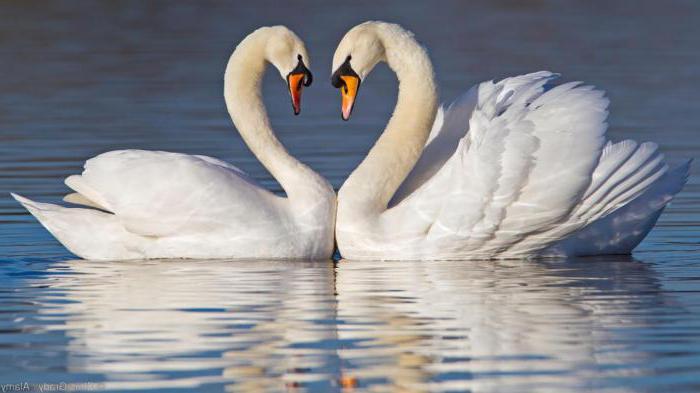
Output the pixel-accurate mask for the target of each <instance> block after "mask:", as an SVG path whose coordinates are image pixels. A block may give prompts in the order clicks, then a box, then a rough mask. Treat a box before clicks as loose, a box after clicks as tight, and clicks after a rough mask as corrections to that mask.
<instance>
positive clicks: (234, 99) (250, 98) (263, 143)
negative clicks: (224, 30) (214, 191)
mask: <svg viewBox="0 0 700 393" xmlns="http://www.w3.org/2000/svg"><path fill="white" fill-rule="evenodd" d="M267 40H268V37H267V36H266V35H265V34H264V31H262V29H261V30H258V32H256V33H253V34H251V35H250V36H248V37H247V38H246V39H244V40H243V41H242V42H241V43H240V44H239V45H238V46H237V47H236V50H235V51H234V52H233V54H232V55H231V58H230V59H229V61H228V65H227V66H226V73H225V75H224V98H225V99H226V107H227V108H228V112H229V114H230V115H231V119H232V120H233V124H234V125H235V126H236V128H237V129H238V132H239V133H240V134H241V136H242V137H243V140H244V141H245V143H246V145H248V147H249V148H250V150H251V151H252V152H253V154H254V155H255V157H257V159H258V160H259V161H260V162H261V163H262V165H263V166H264V167H265V168H266V169H267V170H268V171H269V172H270V174H272V176H273V177H274V178H275V179H277V181H278V182H279V183H280V185H281V186H282V188H283V189H284V191H285V192H286V193H287V196H288V197H289V198H290V199H295V198H297V197H300V196H307V197H309V196H310V197H314V196H317V193H318V190H317V187H315V186H317V185H318V184H327V182H326V181H325V179H323V178H322V177H321V176H320V175H318V174H317V173H316V172H314V171H313V170H312V169H311V168H309V167H308V166H306V165H304V164H302V163H301V162H299V161H298V160H297V159H295V158H294V157H292V156H291V155H290V154H289V152H288V151H287V149H285V148H284V146H283V145H282V143H281V142H280V141H279V139H277V137H276V136H275V133H274V132H273V131H272V128H271V126H270V119H269V117H268V115H267V111H266V110H265V106H264V104H263V101H262V93H261V90H262V88H261V87H262V77H263V74H264V72H265V68H266V65H267V63H268V60H267V59H266V57H265V47H266V45H267Z"/></svg>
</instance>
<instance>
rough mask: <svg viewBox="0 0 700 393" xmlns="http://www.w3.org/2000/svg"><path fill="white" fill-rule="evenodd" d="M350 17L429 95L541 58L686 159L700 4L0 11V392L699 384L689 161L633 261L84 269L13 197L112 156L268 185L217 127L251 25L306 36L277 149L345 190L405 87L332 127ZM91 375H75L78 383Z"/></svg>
mask: <svg viewBox="0 0 700 393" xmlns="http://www.w3.org/2000/svg"><path fill="white" fill-rule="evenodd" d="M366 19H384V20H389V21H394V22H399V23H401V24H403V25H404V26H406V27H408V28H410V29H411V30H413V31H414V32H415V33H416V37H417V38H418V39H419V40H420V41H421V42H422V43H424V44H425V45H426V46H427V47H428V48H429V50H430V54H431V57H432V59H433V61H434V63H435V70H436V73H437V78H438V81H439V83H440V86H441V95H442V97H443V98H444V100H450V99H453V98H454V97H456V96H457V95H458V94H459V93H460V92H462V91H464V90H466V89H467V88H468V87H469V86H471V85H473V84H474V83H477V82H480V81H482V80H486V79H492V78H502V77H505V76H508V75H513V74H519V73H524V72H530V71H535V70H540V69H548V70H551V71H556V72H560V73H562V74H563V78H564V79H565V80H584V81H586V82H588V83H591V84H595V85H597V86H599V87H600V88H603V89H605V90H606V91H607V92H608V95H609V97H610V99H611V101H612V105H611V108H610V109H611V116H610V119H609V123H610V132H609V135H610V136H611V137H612V138H613V139H614V140H620V139H623V138H632V139H636V140H652V141H655V142H658V143H659V144H660V146H661V148H662V150H663V151H664V152H665V153H666V156H667V158H668V160H669V161H670V162H671V163H678V162H680V161H681V160H683V159H685V158H689V157H698V152H700V136H699V134H698V127H699V126H700V106H699V104H698V94H697V92H698V90H699V88H700V72H698V64H700V38H699V37H700V24H698V23H697V21H698V20H700V4H698V3H696V2H692V1H672V2H664V3H663V4H662V3H660V2H659V3H656V2H650V1H644V2H635V3H634V5H631V4H630V3H628V2H622V1H619V2H606V3H602V2H601V3H590V4H589V3H588V2H573V1H572V2H553V1H552V2H550V1H532V2H527V3H521V2H515V1H513V2H509V1H506V2H457V1H441V2H415V3H414V2H405V1H401V2H397V1H395V2H369V1H359V2H358V1H356V2H341V3H339V4H331V2H322V1H318V2H311V1H294V2H275V1H256V2H254V3H240V4H236V3H234V2H226V3H224V2H213V1H212V2H196V3H195V2H179V3H176V4H171V3H166V2H136V1H132V2H80V3H72V2H3V3H0V70H2V73H0V382H1V383H3V384H4V383H24V382H27V383H60V382H66V383H71V382H74V383H77V382H88V381H89V382H96V383H98V385H90V386H88V387H89V388H90V387H91V388H99V389H110V390H123V389H161V390H168V391H170V390H172V389H173V388H176V387H179V388H182V389H183V390H194V389H196V390H211V391H222V390H227V391H250V392H258V391H285V390H289V391H318V392H326V391H341V390H342V391H465V390H466V391H473V392H492V391H499V392H501V391H513V392H522V391H552V392H561V391H602V390H608V391H616V392H617V391H676V392H681V391H698V390H700V293H699V292H698V291H699V290H700V283H699V280H700V253H699V252H698V251H699V249H700V241H699V239H700V225H699V222H700V175H699V174H698V170H697V169H694V170H693V173H692V175H691V178H690V181H689V184H688V185H687V186H686V188H685V189H684V191H683V192H682V193H681V194H679V195H678V197H677V198H676V199H675V200H674V202H673V204H672V205H671V206H669V208H668V209H667V210H666V212H665V213H664V214H663V215H662V217H661V219H660V220H659V223H658V225H657V227H656V228H655V229H654V230H653V231H652V232H651V233H650V235H649V236H648V238H647V239H646V240H645V241H644V242H643V243H642V244H641V245H640V247H639V248H638V249H637V250H636V251H635V253H634V254H633V255H632V256H630V257H619V256H617V257H601V258H594V259H590V258H589V259H576V260H561V261H545V262H543V261H508V262H444V263H422V262H410V263H399V262H395V263H380V262H371V263H370V262H351V261H340V262H337V263H333V262H332V261H327V262H317V263H291V262H286V263H282V262H265V261H256V262H245V261H237V262H234V261H149V262H138V263H137V262H121V263H116V262H115V263H95V262H86V261H79V260H75V259H74V257H73V256H71V255H70V254H69V253H68V252H67V251H66V250H65V249H63V248H62V247H61V246H60V244H58V243H57V242H56V241H55V240H54V239H53V238H52V237H51V236H50V235H49V234H48V233H47V232H46V231H44V230H43V229H42V227H41V226H40V225H39V224H38V223H37V222H36V221H35V220H34V219H33V218H32V217H31V216H29V215H28V214H27V213H26V212H25V211H24V210H23V209H21V207H20V206H19V205H18V204H17V203H15V202H14V201H13V200H12V199H10V198H9V195H8V192H9V191H14V192H18V193H21V194H24V195H27V196H30V197H32V198H35V199H37V200H40V201H49V202H57V201H59V200H60V198H61V197H62V196H63V195H64V194H65V193H66V191H67V189H66V187H65V186H64V185H63V184H62V181H63V178H65V177H66V176H67V175H70V174H74V173H79V172H80V170H81V166H82V163H83V162H84V160H85V159H87V158H89V157H91V156H94V155H95V154H98V153H101V152H104V151H108V150H112V149H119V148H143V149H160V150H170V151H180V152H185V153H195V154H206V155H211V156H215V157H219V158H222V159H225V160H228V161H230V162H232V163H234V164H236V165H237V166H239V167H241V168H242V169H244V170H245V171H247V172H248V173H250V174H251V175H252V176H253V177H255V178H256V179H258V180H259V181H260V182H261V183H262V184H264V185H265V186H267V187H269V188H270V189H273V190H276V191H280V189H279V185H278V184H276V182H275V181H274V180H273V179H271V178H270V176H269V174H267V173H266V172H265V171H264V169H263V168H262V167H261V166H260V165H259V164H258V163H257V162H256V161H255V160H254V158H253V157H252V155H251V154H250V152H249V151H248V150H247V149H246V147H245V146H244V145H243V143H242V141H241V139H240V138H239V136H238V135H237V133H236V132H235V130H234V129H233V127H232V125H231V124H230V120H229V118H228V116H227V114H226V111H225V107H224V103H223V99H222V76H223V69H224V66H225V63H226V60H227V59H228V56H229V55H230V53H231V51H232V49H233V48H234V46H235V44H236V43H237V42H238V41H239V40H240V39H241V38H243V37H244V36H245V35H246V34H247V33H249V32H250V31H251V30H253V29H254V28H256V27H258V26H261V25H266V24H268V25H269V24H276V23H284V24H286V25H288V26H289V27H290V28H292V29H293V30H295V31H296V32H297V33H298V34H299V35H300V36H301V37H302V38H303V39H304V40H305V41H306V43H307V46H308V47H309V50H310V52H311V56H312V62H311V63H312V64H311V67H310V68H311V69H312V71H313V72H314V73H315V77H316V78H315V79H316V81H315V83H314V85H313V86H312V87H311V88H310V89H308V90H307V91H306V92H305V94H304V107H303V112H302V115H301V116H299V117H294V116H292V114H291V108H290V106H289V102H288V101H289V98H288V96H287V95H286V92H285V86H284V84H283V83H281V82H280V80H279V78H278V76H277V75H273V73H270V75H268V77H267V78H266V80H265V84H264V90H265V91H264V93H265V100H266V103H267V105H268V109H269V112H270V115H271V118H272V122H273V125H274V127H275V129H276V130H277V131H278V132H279V134H280V135H281V139H282V140H283V142H284V143H285V144H286V146H287V147H288V148H289V150H290V151H291V152H292V153H293V154H294V155H296V156H297V157H299V158H300V159H302V160H303V161H304V162H306V163H308V164H309V165H311V166H312V167H313V168H315V169H316V170H318V171H319V172H321V173H322V174H323V175H324V176H326V177H327V178H328V179H330V180H331V182H332V183H333V184H334V185H335V186H336V187H338V186H339V185H340V184H342V181H343V180H344V179H345V178H346V177H347V175H348V174H349V172H350V171H351V170H352V168H353V167H355V166H356V165H357V163H359V161H360V160H361V159H362V157H363V156H364V154H366V152H367V150H368V149H369V147H370V146H371V144H372V143H373V141H374V140H375V139H376V137H377V136H378V133H379V132H380V130H381V129H382V127H383V125H384V124H385V122H386V120H387V118H388V116H389V114H390V112H391V109H392V107H393V104H394V100H395V97H396V87H397V83H396V79H395V77H394V76H393V75H392V74H391V73H390V72H389V71H388V70H387V69H386V67H380V69H378V70H377V71H375V72H374V73H373V74H372V76H371V77H370V78H368V80H367V81H366V83H363V87H362V93H361V96H360V99H359V101H358V103H357V105H356V108H355V111H354V114H353V119H352V121H350V122H341V121H340V119H339V102H338V101H339V99H338V97H337V95H338V94H337V91H335V90H334V89H332V88H331V87H330V84H329V83H328V81H327V78H328V77H329V76H330V75H329V74H330V60H331V55H332V52H333V50H334V48H335V45H336V44H337V42H338V40H339V39H340V38H341V37H342V35H343V33H344V32H345V31H346V30H347V29H349V28H350V27H352V26H353V25H355V24H357V23H359V22H361V21H363V20H366ZM81 386H83V387H85V386H84V385H81Z"/></svg>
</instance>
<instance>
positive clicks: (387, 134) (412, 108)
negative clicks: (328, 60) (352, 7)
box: [338, 30, 438, 214]
mask: <svg viewBox="0 0 700 393" xmlns="http://www.w3.org/2000/svg"><path fill="white" fill-rule="evenodd" d="M377 34H378V36H379V39H380V41H381V42H382V44H383V45H384V49H385V53H386V59H385V60H386V62H387V64H388V65H389V67H390V68H391V69H392V70H393V71H394V72H395V73H396V75H397V77H398V80H399V95H398V101H397V103H396V107H395V109H394V113H393V114H392V116H391V119H390V120H389V123H388V124H387V126H386V128H385V129H384V132H383V133H382V135H381V136H380V137H379V139H378V140H377V142H376V143H375V144H374V146H373V147H372V149H371V150H370V152H369V153H368V154H367V157H366V158H365V159H364V160H363V161H362V163H361V164H360V165H359V166H358V167H357V168H356V169H355V170H354V171H353V173H352V174H351V175H350V177H349V178H348V179H347V180H346V181H345V184H343V187H342V188H341V190H340V193H339V194H338V196H339V204H340V203H342V204H344V205H345V206H346V208H347V210H346V211H351V212H352V213H350V214H357V213H358V212H359V213H360V214H379V213H381V212H382V211H384V210H386V209H387V206H388V204H389V201H390V200H391V198H392V196H393V195H394V193H395V192H396V190H397V189H398V188H399V186H400V185H401V183H402V182H403V181H404V179H405V178H406V176H408V173H409V172H410V171H411V169H412V168H413V166H414V165H415V164H416V162H417V161H418V159H419V158H420V155H421V152H422V151H423V148H424V146H425V142H426V140H427V138H428V135H429V134H430V129H431V127H432V125H433V122H434V121H435V115H436V112H437V105H438V104H437V89H436V87H435V81H434V74H433V67H432V64H431V63H430V59H429V58H428V55H427V53H426V52H425V50H424V49H423V48H422V47H421V46H420V45H419V44H418V43H417V42H416V41H415V40H414V39H413V37H412V36H411V35H410V34H408V33H406V32H400V33H397V32H395V31H392V30H390V31H378V32H377Z"/></svg>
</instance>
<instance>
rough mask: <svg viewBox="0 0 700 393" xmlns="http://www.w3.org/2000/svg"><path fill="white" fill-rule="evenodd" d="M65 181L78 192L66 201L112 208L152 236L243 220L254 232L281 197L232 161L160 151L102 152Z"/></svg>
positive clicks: (210, 228) (137, 231)
mask: <svg viewBox="0 0 700 393" xmlns="http://www.w3.org/2000/svg"><path fill="white" fill-rule="evenodd" d="M66 184H67V185H68V186H69V187H70V188H72V189H73V190H74V191H75V192H76V194H77V195H76V194H70V195H69V196H68V197H67V198H66V199H67V201H71V202H76V203H80V204H83V205H87V206H92V207H98V208H100V209H102V210H105V211H107V212H111V213H113V214H114V215H115V216H116V217H117V218H118V219H119V221H120V222H121V224H122V225H123V226H124V228H125V229H126V230H127V231H129V232H131V233H134V234H138V235H142V236H155V237H162V236H168V235H174V234H177V235H186V234H191V233H207V232H212V231H216V230H217V229H224V228H226V229H227V230H228V231H230V230H231V227H232V226H235V225H241V226H243V224H244V223H247V224H246V225H247V227H246V228H241V230H243V231H245V232H251V231H253V232H254V231H255V225H262V224H264V223H265V222H268V221H267V220H265V218H266V217H267V218H272V217H271V216H276V214H277V213H278V212H279V210H278V207H279V202H280V200H281V198H280V197H277V196H275V195H274V194H272V193H270V192H269V191H267V190H265V189H263V188H262V187H260V186H259V185H257V184H256V183H255V182H254V181H253V180H252V179H251V178H250V177H248V176H247V175H246V174H245V173H244V172H242V171H241V170H240V169H238V168H236V167H235V166H233V165H231V164H228V163H226V162H223V161H221V160H217V159H215V158H211V157H206V156H193V155H186V154H180V153H169V152H160V151H144V150H120V151H112V152H108V153H104V154H101V155H99V156H97V157H94V158H92V159H90V160H88V161H87V162H86V163H85V169H84V171H83V173H82V174H81V175H74V176H70V177H68V178H67V179H66ZM251 223H253V224H251Z"/></svg>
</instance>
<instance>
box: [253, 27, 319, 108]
mask: <svg viewBox="0 0 700 393" xmlns="http://www.w3.org/2000/svg"><path fill="white" fill-rule="evenodd" d="M260 31H262V32H263V33H264V34H265V35H266V36H267V40H266V45H265V58H266V59H267V61H269V62H270V63H271V64H272V65H273V66H274V67H275V68H277V70H278V71H279V73H280V76H282V79H284V80H285V81H286V82H287V87H288V88H289V95H290V96H291V98H292V107H293V109H294V114H295V115H298V114H299V112H300V111H301V92H302V90H303V88H304V86H310V85H311V82H312V81H313V76H312V75H311V71H309V69H308V68H307V65H308V64H310V60H309V54H308V52H307V51H306V47H305V46H304V43H303V42H302V41H301V39H300V38H299V37H298V36H297V35H296V34H294V32H293V31H291V30H289V29H288V28H286V27H284V26H273V27H265V28H262V29H260Z"/></svg>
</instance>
